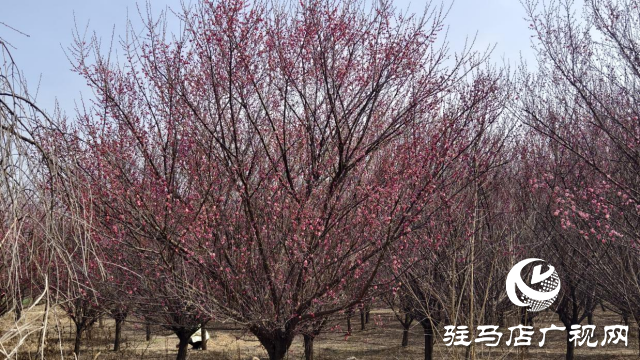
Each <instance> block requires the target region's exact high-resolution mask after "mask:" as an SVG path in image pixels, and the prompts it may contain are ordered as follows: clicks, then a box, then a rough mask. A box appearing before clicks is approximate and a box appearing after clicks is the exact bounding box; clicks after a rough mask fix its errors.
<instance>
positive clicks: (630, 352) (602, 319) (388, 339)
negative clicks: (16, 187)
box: [0, 310, 638, 360]
mask: <svg viewBox="0 0 640 360" xmlns="http://www.w3.org/2000/svg"><path fill="white" fill-rule="evenodd" d="M38 315H40V316H41V315H42V313H40V314H37V313H33V314H30V315H29V316H33V317H37V316H38ZM353 320H354V322H353V324H354V331H353V334H352V336H350V337H348V338H346V337H345V334H344V330H341V331H339V330H336V331H333V332H328V333H324V334H322V335H321V336H319V337H318V339H317V340H316V344H315V354H316V360H334V359H336V360H346V359H348V358H351V357H355V358H356V359H358V360H361V359H370V360H392V359H424V355H423V336H422V328H421V327H420V326H419V325H417V324H415V325H414V327H413V328H412V329H411V334H410V339H409V346H408V347H407V348H402V347H401V346H400V339H401V335H402V331H401V327H400V326H399V323H398V322H397V321H395V320H394V318H393V316H392V314H391V313H390V312H389V311H386V310H377V311H374V312H373V313H372V321H371V323H369V324H368V325H367V330H364V331H360V330H358V329H359V321H358V318H357V317H354V319H353ZM10 321H11V318H10V316H5V317H4V318H2V319H0V329H6V328H8V325H9V323H10ZM56 323H57V324H56ZM550 323H554V324H556V325H560V322H559V321H558V320H557V316H556V315H555V314H553V313H551V312H546V313H543V314H542V315H541V316H540V317H539V318H538V319H537V321H536V326H535V329H536V334H535V335H534V338H533V341H532V346H530V347H521V348H514V347H506V346H504V345H502V346H500V347H499V348H497V349H496V348H488V347H484V346H478V347H477V352H478V358H479V359H518V358H520V359H564V351H565V340H564V333H561V332H550V333H548V334H547V335H548V338H547V341H546V345H545V346H544V347H543V348H540V347H538V346H537V344H538V341H539V340H540V334H539V332H538V329H540V328H541V327H546V326H548V325H549V324H550ZM595 323H596V325H597V326H598V329H597V330H598V331H599V332H598V333H596V339H598V340H602V336H603V335H602V327H603V326H604V325H614V324H619V323H620V318H619V316H617V315H615V314H613V313H612V312H605V313H603V312H598V313H597V314H596V318H595ZM50 324H52V325H51V326H50V329H49V330H50V331H49V339H48V342H47V348H46V354H47V357H46V358H47V359H61V358H63V357H64V358H69V359H73V355H72V354H71V355H70V353H71V348H72V345H73V338H74V336H73V332H72V329H73V327H72V326H71V322H70V321H69V319H66V318H64V317H63V316H61V314H59V313H58V314H52V316H51V321H50ZM343 325H344V324H343ZM211 328H212V329H213V331H210V333H211V335H212V338H211V340H210V341H209V343H208V346H209V349H208V350H206V351H197V350H190V353H189V359H193V360H198V359H220V360H245V359H250V358H251V357H252V356H258V357H260V358H261V359H265V358H266V353H265V351H264V350H263V349H262V347H261V346H260V343H259V342H258V341H257V340H256V339H255V337H253V335H251V334H250V333H247V332H244V331H241V330H235V329H233V326H232V325H229V324H217V323H215V324H213V325H211ZM343 329H344V326H343ZM501 330H502V331H503V333H505V335H504V336H503V339H502V344H504V342H505V341H506V340H507V337H508V331H507V330H506V329H501ZM113 332H114V324H113V322H112V321H110V320H105V321H104V323H103V324H102V326H99V325H96V326H95V327H94V329H93V330H92V332H91V334H90V337H89V338H87V339H85V340H84V346H83V350H84V353H83V354H82V355H81V356H80V359H82V360H89V359H91V360H93V359H96V360H98V359H101V360H102V359H109V360H111V359H141V360H142V359H166V360H172V359H174V358H175V355H176V348H175V345H176V344H177V338H176V337H175V335H173V334H171V333H170V332H169V331H166V330H163V329H160V328H154V329H153V339H152V340H151V341H150V342H147V341H145V331H144V327H143V326H142V325H141V324H136V323H135V322H127V323H126V325H125V327H124V331H123V338H124V343H123V345H122V351H120V352H118V353H114V352H113V351H110V350H111V347H112V343H111V341H112V340H111V339H112V338H113ZM58 334H60V336H59V335H58ZM36 348H37V339H36V338H35V337H33V338H29V339H28V340H27V344H26V346H24V347H23V348H22V351H21V352H20V353H19V357H18V358H19V359H35V351H36ZM518 350H520V351H518ZM464 352H465V348H462V347H457V348H453V347H446V346H444V344H443V342H442V338H441V337H438V338H437V339H436V347H435V354H434V355H435V356H434V357H435V358H436V359H455V358H460V359H463V358H464V355H465V354H464ZM575 354H576V358H577V359H592V360H596V359H636V358H638V355H637V354H638V335H637V330H636V329H635V328H634V327H633V326H630V333H629V345H628V346H627V347H624V345H621V344H618V345H609V346H605V347H600V346H598V347H596V348H588V347H586V346H584V347H579V348H577V349H576V352H575ZM288 358H289V359H303V358H304V356H303V347H302V339H301V338H299V339H296V340H295V342H294V344H293V346H292V347H291V350H290V352H289V356H288Z"/></svg>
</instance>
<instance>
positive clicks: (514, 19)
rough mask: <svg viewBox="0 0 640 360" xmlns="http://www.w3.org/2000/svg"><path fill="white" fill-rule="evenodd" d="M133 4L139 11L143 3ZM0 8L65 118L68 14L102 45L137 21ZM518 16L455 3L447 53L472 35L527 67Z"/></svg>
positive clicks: (60, 9)
mask: <svg viewBox="0 0 640 360" xmlns="http://www.w3.org/2000/svg"><path fill="white" fill-rule="evenodd" d="M446 1H450V0H445V2H446ZM137 3H139V4H140V6H141V8H142V9H143V10H144V7H145V2H144V0H143V1H137ZM395 3H396V5H397V6H398V8H400V9H407V8H408V9H409V10H410V11H412V12H421V11H422V10H423V9H422V6H424V5H423V4H424V2H422V1H412V2H410V1H408V0H397V1H396V2H395ZM151 6H152V8H153V10H154V12H156V11H159V10H163V9H165V8H167V7H169V8H171V7H175V8H179V7H180V0H153V1H152V2H151ZM0 9H1V10H0V37H2V38H3V39H5V40H6V41H7V42H9V43H10V44H11V45H12V46H13V47H15V49H12V54H13V56H14V58H15V60H16V62H17V63H18V65H19V67H20V69H21V70H22V71H23V72H24V74H25V76H26V78H27V81H28V84H29V89H30V92H32V93H35V91H36V88H38V85H39V88H38V98H37V100H38V103H39V104H40V105H41V106H42V107H44V108H45V109H53V105H54V103H55V101H56V99H57V100H58V102H59V103H60V106H61V108H62V109H63V110H65V111H66V112H67V113H68V114H69V115H71V114H73V109H74V101H76V100H77V99H79V97H80V94H81V93H84V94H85V96H87V95H89V94H88V93H87V88H86V85H85V82H84V81H83V80H82V78H81V77H80V76H78V75H76V74H74V73H72V72H71V71H70V65H69V61H68V59H67V57H66V55H65V52H64V49H66V48H68V47H69V45H70V44H71V42H72V41H73V35H72V31H73V29H74V14H75V23H77V24H78V27H79V28H80V29H81V30H84V28H85V26H86V24H87V22H89V29H90V30H95V31H96V32H97V34H98V35H99V36H102V37H104V38H106V39H107V40H108V39H110V37H111V33H112V30H113V29H114V28H115V34H116V38H117V36H118V35H122V34H123V33H124V31H125V23H126V19H127V15H129V17H130V18H131V19H132V20H135V21H134V26H135V25H136V23H137V25H139V19H140V17H139V15H138V8H137V6H136V1H135V0H109V1H107V0H57V1H49V0H0ZM524 16H525V13H524V9H523V8H522V6H521V5H520V2H519V1H517V0H456V1H455V2H454V4H453V7H452V9H451V12H450V13H449V16H448V18H447V21H446V24H447V25H448V27H449V42H450V44H451V48H452V50H454V51H460V50H461V49H462V47H463V45H464V42H465V39H466V38H467V37H473V36H475V35H476V34H477V40H476V48H485V47H487V46H491V45H493V44H495V45H496V49H495V51H494V54H493V61H496V62H500V63H502V61H503V59H504V61H508V62H510V63H511V64H512V65H514V64H516V63H517V62H519V59H520V55H521V54H522V56H523V57H524V58H525V59H526V60H527V61H528V62H532V61H533V57H532V56H533V55H532V51H531V46H530V36H531V32H530V30H529V29H528V27H527V26H528V23H527V22H526V21H525V20H524ZM2 23H4V24H6V25H9V26H11V27H14V28H16V29H18V30H20V31H21V32H23V33H25V34H27V35H28V37H27V36H24V35H21V34H19V33H17V32H15V31H13V30H11V29H9V28H7V27H6V26H4V25H2ZM176 28H177V26H176ZM137 29H140V27H139V26H138V27H137Z"/></svg>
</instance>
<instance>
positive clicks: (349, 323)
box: [347, 310, 352, 335]
mask: <svg viewBox="0 0 640 360" xmlns="http://www.w3.org/2000/svg"><path fill="white" fill-rule="evenodd" d="M351 314H352V311H351V310H349V312H347V334H349V335H351Z"/></svg>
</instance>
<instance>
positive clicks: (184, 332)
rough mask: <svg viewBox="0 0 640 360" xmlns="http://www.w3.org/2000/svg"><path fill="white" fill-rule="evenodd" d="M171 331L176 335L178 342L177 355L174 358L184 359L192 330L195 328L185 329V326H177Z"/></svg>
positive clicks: (177, 359)
mask: <svg viewBox="0 0 640 360" xmlns="http://www.w3.org/2000/svg"><path fill="white" fill-rule="evenodd" d="M173 332H174V333H175V334H176V335H177V336H178V339H180V342H179V343H178V355H177V356H176V360H186V359H187V352H188V350H189V339H190V338H191V335H193V333H194V332H196V330H195V329H193V330H191V329H185V328H177V329H173Z"/></svg>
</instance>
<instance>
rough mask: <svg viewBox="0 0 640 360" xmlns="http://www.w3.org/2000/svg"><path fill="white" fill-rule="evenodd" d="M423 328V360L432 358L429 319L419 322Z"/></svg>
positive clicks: (431, 336)
mask: <svg viewBox="0 0 640 360" xmlns="http://www.w3.org/2000/svg"><path fill="white" fill-rule="evenodd" d="M420 325H422V329H423V330H424V360H433V324H431V321H430V320H429V319H424V320H422V321H421V322H420Z"/></svg>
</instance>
